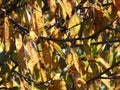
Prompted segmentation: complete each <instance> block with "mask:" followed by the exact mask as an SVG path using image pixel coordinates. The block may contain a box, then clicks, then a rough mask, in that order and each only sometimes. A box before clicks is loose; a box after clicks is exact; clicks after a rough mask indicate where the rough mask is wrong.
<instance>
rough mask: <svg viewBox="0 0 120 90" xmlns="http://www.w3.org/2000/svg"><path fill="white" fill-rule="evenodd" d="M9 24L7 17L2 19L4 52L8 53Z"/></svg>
mask: <svg viewBox="0 0 120 90" xmlns="http://www.w3.org/2000/svg"><path fill="white" fill-rule="evenodd" d="M9 33H10V32H9V22H8V17H7V16H5V17H4V33H3V34H4V46H5V52H8V51H9V50H10V34H9Z"/></svg>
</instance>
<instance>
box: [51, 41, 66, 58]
mask: <svg viewBox="0 0 120 90" xmlns="http://www.w3.org/2000/svg"><path fill="white" fill-rule="evenodd" d="M50 43H51V45H52V46H53V48H54V49H55V50H56V51H57V52H58V54H59V55H60V56H61V57H62V58H63V59H65V55H64V53H63V51H62V48H61V47H60V45H58V44H57V43H55V42H52V41H51V42H50Z"/></svg>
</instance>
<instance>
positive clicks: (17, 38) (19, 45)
mask: <svg viewBox="0 0 120 90" xmlns="http://www.w3.org/2000/svg"><path fill="white" fill-rule="evenodd" d="M15 46H16V49H17V51H19V50H20V49H21V48H22V46H23V42H22V35H21V34H19V33H16V35H15Z"/></svg>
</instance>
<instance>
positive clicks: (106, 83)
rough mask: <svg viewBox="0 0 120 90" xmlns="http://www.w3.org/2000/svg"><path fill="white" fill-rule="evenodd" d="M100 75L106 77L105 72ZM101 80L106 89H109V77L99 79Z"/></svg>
mask: <svg viewBox="0 0 120 90" xmlns="http://www.w3.org/2000/svg"><path fill="white" fill-rule="evenodd" d="M102 77H108V76H107V75H106V74H104V75H102ZM101 81H102V82H103V83H104V85H105V86H106V87H107V88H108V90H110V88H111V85H110V84H111V83H110V79H101Z"/></svg>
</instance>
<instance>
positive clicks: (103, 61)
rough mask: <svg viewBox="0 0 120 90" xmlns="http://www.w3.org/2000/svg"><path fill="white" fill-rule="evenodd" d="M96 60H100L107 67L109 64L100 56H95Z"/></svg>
mask: <svg viewBox="0 0 120 90" xmlns="http://www.w3.org/2000/svg"><path fill="white" fill-rule="evenodd" d="M96 60H97V61H98V62H100V63H101V64H102V65H103V66H104V67H105V68H109V67H110V65H109V64H108V63H107V62H106V61H105V60H104V59H103V58H101V57H98V58H96Z"/></svg>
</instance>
